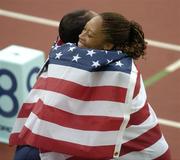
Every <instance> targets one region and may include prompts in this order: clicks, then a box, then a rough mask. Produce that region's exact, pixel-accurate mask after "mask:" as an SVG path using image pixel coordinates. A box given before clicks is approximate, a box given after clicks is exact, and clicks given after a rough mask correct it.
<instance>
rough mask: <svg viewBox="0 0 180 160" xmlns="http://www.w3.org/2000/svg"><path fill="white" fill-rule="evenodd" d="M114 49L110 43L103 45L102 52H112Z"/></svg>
mask: <svg viewBox="0 0 180 160" xmlns="http://www.w3.org/2000/svg"><path fill="white" fill-rule="evenodd" d="M113 47H114V44H112V43H104V46H103V49H104V50H112V49H113Z"/></svg>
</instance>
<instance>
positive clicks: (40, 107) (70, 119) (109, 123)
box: [20, 100, 123, 131]
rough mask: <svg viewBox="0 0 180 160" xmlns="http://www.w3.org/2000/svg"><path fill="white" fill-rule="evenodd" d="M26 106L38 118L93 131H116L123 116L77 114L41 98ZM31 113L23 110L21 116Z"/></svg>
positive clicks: (68, 126)
mask: <svg viewBox="0 0 180 160" xmlns="http://www.w3.org/2000/svg"><path fill="white" fill-rule="evenodd" d="M33 106H34V107H33ZM23 107H24V108H26V107H27V108H32V112H33V113H35V114H36V115H37V116H38V118H40V119H42V120H45V121H48V122H52V123H55V124H58V125H60V126H64V127H67V128H73V129H79V130H91V131H92V130H93V131H115V130H118V129H119V128H120V126H121V124H122V121H123V118H117V117H107V116H89V115H75V114H72V113H69V112H66V111H63V110H60V109H57V108H53V107H51V106H48V105H45V104H43V102H42V101H41V100H39V101H38V102H37V103H32V104H24V106H23ZM26 115H29V113H27V112H26V111H25V112H24V113H23V112H21V115H20V116H21V117H25V116H26Z"/></svg>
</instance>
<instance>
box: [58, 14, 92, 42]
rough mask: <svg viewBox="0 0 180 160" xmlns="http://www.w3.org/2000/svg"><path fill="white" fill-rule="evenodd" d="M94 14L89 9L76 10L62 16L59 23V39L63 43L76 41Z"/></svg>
mask: <svg viewBox="0 0 180 160" xmlns="http://www.w3.org/2000/svg"><path fill="white" fill-rule="evenodd" d="M94 16H95V14H94V13H92V11H89V10H78V11H74V12H71V13H68V14H66V15H65V16H63V18H62V19H61V21H60V24H59V37H60V39H61V40H62V41H63V42H64V43H67V42H71V43H77V42H78V40H79V34H80V33H81V32H82V30H83V28H84V26H85V25H86V23H87V22H88V21H89V20H90V19H91V18H92V17H94Z"/></svg>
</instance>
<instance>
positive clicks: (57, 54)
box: [55, 52, 63, 59]
mask: <svg viewBox="0 0 180 160" xmlns="http://www.w3.org/2000/svg"><path fill="white" fill-rule="evenodd" d="M62 55H63V54H62V53H61V52H58V53H56V57H55V59H60V57H61V56H62Z"/></svg>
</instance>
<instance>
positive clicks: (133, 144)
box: [120, 124, 162, 156]
mask: <svg viewBox="0 0 180 160" xmlns="http://www.w3.org/2000/svg"><path fill="white" fill-rule="evenodd" d="M161 137H162V134H161V132H160V128H159V125H158V124H157V125H156V126H155V127H153V128H151V129H150V130H148V131H147V132H145V133H143V134H142V135H140V136H139V137H137V138H135V139H133V140H130V141H128V142H126V143H124V144H123V145H122V149H121V153H120V155H121V156H122V155H125V154H128V153H130V152H133V151H141V150H144V149H145V148H147V147H150V146H151V145H153V144H154V143H156V142H157V141H158V140H159V139H160V138H161Z"/></svg>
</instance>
